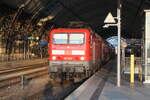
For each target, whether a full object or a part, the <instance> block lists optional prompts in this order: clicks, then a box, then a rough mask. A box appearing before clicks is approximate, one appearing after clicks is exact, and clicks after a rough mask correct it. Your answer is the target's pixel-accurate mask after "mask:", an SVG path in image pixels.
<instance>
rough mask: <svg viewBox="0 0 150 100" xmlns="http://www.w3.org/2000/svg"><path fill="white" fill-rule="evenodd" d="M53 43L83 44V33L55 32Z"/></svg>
mask: <svg viewBox="0 0 150 100" xmlns="http://www.w3.org/2000/svg"><path fill="white" fill-rule="evenodd" d="M53 43H54V44H83V43H84V34H83V33H61V34H59V33H57V34H54V35H53Z"/></svg>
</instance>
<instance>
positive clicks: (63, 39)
mask: <svg viewBox="0 0 150 100" xmlns="http://www.w3.org/2000/svg"><path fill="white" fill-rule="evenodd" d="M67 42H68V35H67V34H54V35H53V43H54V44H67Z"/></svg>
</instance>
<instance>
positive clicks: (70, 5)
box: [0, 0, 150, 38]
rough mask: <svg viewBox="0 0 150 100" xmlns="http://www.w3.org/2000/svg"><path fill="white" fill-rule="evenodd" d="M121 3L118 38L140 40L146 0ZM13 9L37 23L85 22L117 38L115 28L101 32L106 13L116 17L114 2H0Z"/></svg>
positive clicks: (9, 0) (32, 0)
mask: <svg viewBox="0 0 150 100" xmlns="http://www.w3.org/2000/svg"><path fill="white" fill-rule="evenodd" d="M121 1H122V11H121V12H122V15H121V18H122V20H121V22H122V36H124V37H125V38H141V37H142V29H143V28H142V27H143V26H144V9H148V8H150V0H121ZM0 3H1V4H6V5H8V6H10V7H13V8H18V7H21V5H22V4H23V5H25V10H24V11H25V12H27V13H30V14H33V15H34V14H37V13H38V14H37V16H38V18H39V20H40V19H41V18H45V17H47V16H52V19H51V20H49V22H53V23H56V24H60V25H63V24H66V23H68V22H69V21H85V22H87V23H89V24H90V25H91V26H92V27H93V28H94V29H95V30H96V31H97V32H98V33H99V34H100V35H102V36H103V37H109V36H113V35H117V28H116V27H111V28H109V29H104V28H103V27H102V26H103V25H104V20H105V17H106V16H107V14H108V13H109V12H111V13H112V15H113V16H115V17H116V15H117V13H116V12H117V3H118V0H1V1H0Z"/></svg>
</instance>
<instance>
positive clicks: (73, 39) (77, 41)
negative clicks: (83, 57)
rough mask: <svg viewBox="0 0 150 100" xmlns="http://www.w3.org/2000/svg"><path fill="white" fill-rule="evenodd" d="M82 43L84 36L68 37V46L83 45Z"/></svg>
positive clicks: (73, 35)
mask: <svg viewBox="0 0 150 100" xmlns="http://www.w3.org/2000/svg"><path fill="white" fill-rule="evenodd" d="M83 43H84V34H78V33H77V34H70V35H69V44H83Z"/></svg>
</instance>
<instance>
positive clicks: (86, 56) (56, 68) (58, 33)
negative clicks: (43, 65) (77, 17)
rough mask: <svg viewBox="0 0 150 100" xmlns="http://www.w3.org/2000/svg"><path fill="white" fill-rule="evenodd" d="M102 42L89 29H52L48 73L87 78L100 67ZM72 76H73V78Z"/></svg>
mask: <svg viewBox="0 0 150 100" xmlns="http://www.w3.org/2000/svg"><path fill="white" fill-rule="evenodd" d="M104 43H105V42H104V40H102V38H101V37H100V36H98V35H97V34H95V33H94V32H92V31H91V30H90V29H67V28H66V29H65V28H63V29H61V28H60V29H53V30H52V31H51V32H50V42H49V44H50V48H49V72H50V75H53V76H57V74H58V73H59V72H65V73H69V74H71V76H72V77H76V76H79V75H78V74H80V75H81V74H82V76H85V77H88V76H89V75H91V74H92V73H93V72H95V71H96V70H97V69H98V68H99V67H100V65H101V62H102V60H104V59H103V56H104V54H103V49H105V48H103V46H104V45H105V44H104ZM73 75H74V76H73Z"/></svg>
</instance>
